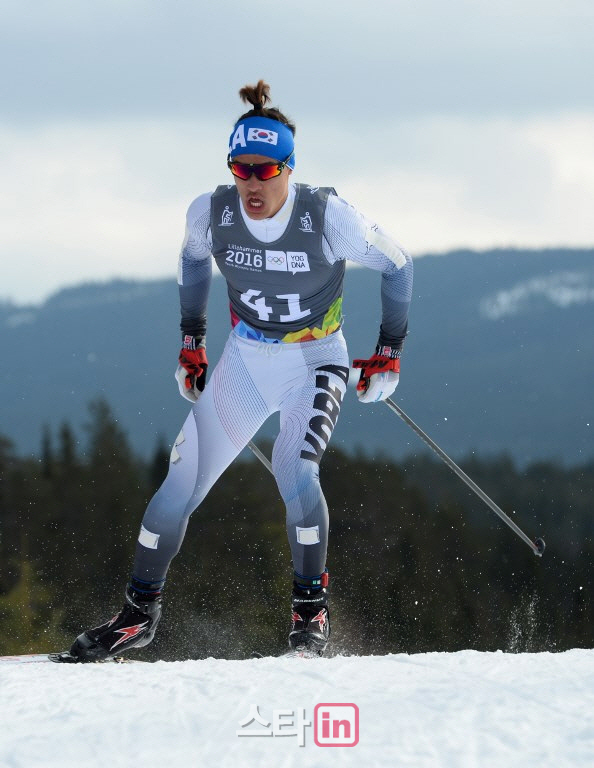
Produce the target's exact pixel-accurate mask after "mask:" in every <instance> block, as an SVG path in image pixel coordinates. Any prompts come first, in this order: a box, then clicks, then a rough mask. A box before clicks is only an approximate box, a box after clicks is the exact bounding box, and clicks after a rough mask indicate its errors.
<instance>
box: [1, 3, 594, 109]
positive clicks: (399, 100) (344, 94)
mask: <svg viewBox="0 0 594 768" xmlns="http://www.w3.org/2000/svg"><path fill="white" fill-rule="evenodd" d="M19 8H20V10H19V9H15V8H14V7H12V8H11V9H10V10H5V11H2V12H0V13H1V14H2V15H1V16H0V21H1V23H2V26H1V31H0V72H1V73H2V74H1V75H0V77H1V78H2V91H3V94H4V96H3V100H2V107H1V109H2V118H3V119H4V120H14V121H21V120H24V121H31V120H32V121H42V120H46V119H51V118H64V117H72V116H77V117H81V118H96V117H106V116H112V117H113V116H119V115H121V116H130V115H133V116H135V117H138V116H147V117H151V118H157V119H159V118H163V117H204V116H206V115H211V114H229V119H230V120H232V119H233V118H234V117H235V116H237V115H238V114H239V113H240V111H241V104H240V102H239V100H238V98H237V90H238V88H239V87H240V86H241V85H243V83H244V82H247V81H250V80H255V79H257V78H259V77H265V78H267V79H268V80H269V81H270V82H271V83H272V85H273V96H274V97H275V100H277V101H278V102H279V103H280V105H281V107H284V108H286V109H287V111H288V112H290V113H291V114H293V115H294V116H296V117H299V115H305V114H311V113H317V114H319V115H320V116H321V117H325V118H330V117H334V118H339V119H344V120H347V119H352V120H357V119H359V118H361V119H366V120H369V119H371V120H385V119H393V118H394V117H396V116H402V115H405V116H412V115H426V114H431V113H433V114H435V113H439V114H465V115H474V114H500V115H501V114H531V113H545V112H546V113H550V112H561V111H567V110H572V109H575V110H579V109H590V108H592V106H593V98H592V89H591V86H590V73H591V72H592V71H594V46H592V45H591V39H592V11H591V10H590V8H589V4H588V3H585V2H583V0H567V1H566V2H551V1H550V0H549V1H548V2H547V0H542V2H540V3H536V2H533V0H517V2H516V3H515V4H511V3H510V2H508V0H501V1H500V2H499V3H498V4H495V5H494V4H492V3H486V2H482V0H476V2H472V3H471V2H461V1H460V0H458V1H456V0H454V1H453V2H451V3H448V4H444V3H443V2H442V1H441V0H432V1H430V2H429V1H427V2H404V1H400V2H387V1H384V2H382V1H381V0H380V1H379V2H376V3H373V4H365V5H364V4H361V3H356V2H354V1H353V0H345V1H344V2H339V1H338V0H327V2H325V3H313V2H304V3H301V4H300V5H299V6H298V7H295V6H293V5H291V6H285V5H284V4H279V3H278V2H272V0H265V1H264V2H260V3H258V4H255V5H253V6H251V7H248V6H247V5H246V4H245V3H243V2H239V0H229V1H228V2H226V3H225V4H219V3H217V4H202V3H196V2H195V0H191V1H189V0H177V1H175V2H169V3H161V2H156V1H155V0H148V1H147V0H145V1H144V2H138V1H137V0H128V2H118V3H116V2H114V1H113V0H112V2H105V3H101V4H95V3H85V2H40V3H36V4H35V10H34V12H33V7H32V6H30V5H22V6H19Z"/></svg>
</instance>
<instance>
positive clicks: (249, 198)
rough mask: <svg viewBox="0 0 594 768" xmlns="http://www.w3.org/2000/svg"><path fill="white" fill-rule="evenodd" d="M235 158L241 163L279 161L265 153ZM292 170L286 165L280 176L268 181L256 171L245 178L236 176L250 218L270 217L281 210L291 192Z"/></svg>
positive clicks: (238, 188)
mask: <svg viewBox="0 0 594 768" xmlns="http://www.w3.org/2000/svg"><path fill="white" fill-rule="evenodd" d="M233 159H234V160H236V161H237V162H239V163H276V162H278V161H277V160H274V159H273V158H271V157H265V156H264V155H239V156H238V157H235V158H233ZM292 172H293V171H292V170H291V169H290V168H289V167H288V166H285V167H284V168H283V170H282V172H281V173H280V175H279V176H274V177H273V178H272V179H268V180H267V181H260V179H258V178H257V176H256V174H254V173H252V175H251V176H250V177H249V179H245V180H244V179H239V178H237V176H235V177H234V178H235V184H236V186H237V191H238V192H239V196H240V197H241V202H242V203H243V207H244V209H245V212H246V213H247V215H248V216H249V217H250V219H269V218H270V217H271V216H274V214H275V213H278V212H279V211H280V209H281V208H282V207H283V205H284V204H285V201H286V199H287V196H288V194H289V176H290V175H291V173H292Z"/></svg>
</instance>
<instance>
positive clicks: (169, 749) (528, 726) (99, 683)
mask: <svg viewBox="0 0 594 768" xmlns="http://www.w3.org/2000/svg"><path fill="white" fill-rule="evenodd" d="M320 703H324V704H327V703H351V704H356V705H357V706H358V708H359V715H360V720H359V743H358V744H356V745H355V746H353V747H344V746H343V747H337V746H333V747H328V746H326V747H321V746H318V745H317V744H316V743H315V742H314V733H313V730H314V729H313V725H312V726H304V727H302V728H297V729H296V730H297V731H298V733H297V735H293V736H290V735H287V736H280V735H276V734H274V733H273V732H272V731H273V728H274V727H275V720H274V718H275V715H274V710H277V715H278V716H277V721H278V722H281V723H283V727H282V730H291V717H290V716H288V715H283V716H281V715H280V714H278V710H289V711H292V712H294V713H295V715H296V714H297V710H298V709H299V708H302V709H304V710H305V713H304V714H305V718H306V719H307V720H308V721H312V720H313V716H314V707H315V705H316V704H320ZM256 705H257V706H258V713H259V715H260V716H261V718H262V719H263V720H264V721H265V722H270V723H271V725H270V727H269V728H268V731H270V732H271V733H272V735H271V736H270V737H265V736H251V737H248V736H245V735H241V736H240V735H238V733H237V732H238V731H239V732H240V733H241V734H245V732H246V731H247V730H250V729H253V728H254V727H255V726H257V727H258V728H260V729H261V731H265V730H266V729H265V727H264V726H263V725H258V723H257V722H255V721H254V722H252V723H251V724H250V725H247V726H241V725H240V721H245V720H247V719H248V716H249V715H250V709H251V708H252V706H256ZM254 711H255V710H253V711H252V714H253V713H254ZM335 711H336V712H338V710H335ZM350 712H351V713H352V712H354V710H353V709H352V708H351V710H350ZM295 722H296V719H295ZM299 732H301V733H303V734H304V735H305V746H299V739H300V736H299ZM320 733H321V731H320ZM340 733H341V734H343V733H346V731H341V732H340ZM351 738H352V733H351ZM202 765H208V766H213V768H225V766H231V767H232V768H248V767H249V768H269V767H270V768H291V767H292V766H295V767H297V766H298V767H299V768H318V767H319V768H321V767H322V766H323V767H324V768H328V767H329V766H337V765H340V766H341V767H342V766H346V767H348V766H357V768H362V767H363V768H374V766H391V767H393V768H404V767H405V766H414V767H415V768H417V767H418V768H433V767H434V766H444V767H447V768H462V767H463V768H516V767H517V768H531V767H532V766H534V767H535V768H536V766H538V768H549V767H550V768H553V767H554V768H569V767H570V766H584V767H585V766H589V767H590V766H592V765H594V650H572V651H567V652H565V653H537V654H504V653H501V652H498V653H479V652H476V651H461V652H458V653H427V654H418V655H410V656H408V655H403V654H402V655H390V656H375V657H374V656H367V657H355V656H351V657H340V656H338V657H335V658H328V659H326V658H324V659H315V660H306V659H274V658H265V659H250V660H246V661H225V660H220V659H206V660H203V661H184V662H169V663H166V662H157V663H155V664H128V665H126V664H122V665H116V664H102V665H99V664H95V665H57V664H51V663H46V664H22V665H8V664H1V665H0V766H1V768H75V766H76V768H79V767H81V766H84V767H85V768H94V767H95V766H97V767H98V766H102V767H103V766H109V768H120V766H121V767H122V768H123V767H124V766H125V767H126V768H129V766H142V768H165V767H166V768H178V766H179V768H190V767H192V768H194V767H196V768H197V767H198V766H202Z"/></svg>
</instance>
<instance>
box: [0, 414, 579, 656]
mask: <svg viewBox="0 0 594 768" xmlns="http://www.w3.org/2000/svg"><path fill="white" fill-rule="evenodd" d="M260 447H261V448H262V449H263V450H264V451H265V452H266V453H268V455H270V449H271V446H270V445H261V446H260ZM168 456H169V450H168V448H167V446H166V444H165V440H161V441H158V443H157V445H156V446H155V448H154V453H153V457H152V458H151V459H150V460H149V461H146V460H144V459H140V458H139V457H138V456H136V455H134V453H133V452H132V451H131V449H130V446H129V443H128V439H127V435H126V434H125V433H124V431H123V430H122V429H121V427H120V426H119V424H118V421H117V419H116V418H115V417H114V415H113V412H112V410H111V408H110V406H109V404H108V403H107V402H106V401H105V400H103V399H99V400H94V401H93V402H91V403H90V405H89V408H88V420H87V425H86V427H85V430H84V434H75V432H74V431H73V429H72V427H71V426H70V425H69V424H67V423H64V424H62V426H61V427H60V428H59V429H57V430H56V431H55V432H52V431H50V429H49V428H46V429H44V430H43V433H42V434H41V435H40V447H39V454H38V455H35V456H28V457H22V456H17V455H16V454H15V450H14V447H13V445H12V444H11V442H10V441H9V440H8V439H7V438H4V437H0V654H16V653H33V652H45V651H54V650H65V649H67V648H69V647H70V644H71V643H72V640H73V639H74V637H75V636H76V635H77V634H79V633H80V632H81V631H82V630H84V629H86V628H89V627H91V626H95V625H97V624H99V623H102V622H103V621H105V620H107V619H109V618H110V617H111V616H112V615H113V614H115V613H116V612H117V611H118V610H119V609H120V608H121V605H122V603H123V590H124V587H125V585H126V583H127V580H128V577H129V575H130V568H131V564H132V558H133V554H134V548H135V543H136V538H137V535H138V530H139V526H140V521H141V518H142V514H143V511H144V508H145V506H146V504H147V502H148V500H149V499H150V497H151V495H152V494H153V493H154V491H155V490H156V488H157V487H158V486H159V484H160V483H161V482H162V480H163V478H164V476H165V474H166V472H167V463H168ZM461 466H462V468H463V469H464V471H465V472H466V473H467V474H468V475H469V476H470V477H471V478H472V479H473V480H474V481H475V482H476V483H477V484H478V485H479V486H480V487H481V488H482V489H483V490H484V491H485V492H486V493H487V494H488V495H489V496H491V498H492V499H493V500H494V501H496V503H497V504H498V505H499V506H500V507H501V508H502V509H504V510H505V511H506V513H507V514H509V515H510V517H512V519H513V520H514V521H515V522H516V523H517V524H518V525H519V526H520V528H522V530H524V531H525V532H526V533H527V534H528V535H529V536H530V537H531V538H533V539H534V538H536V537H537V536H542V537H543V538H544V539H545V541H546V542H547V550H546V552H545V554H544V556H543V557H542V558H539V557H535V556H534V554H533V553H532V552H531V551H530V549H529V547H527V546H526V544H525V543H523V542H522V541H521V540H520V539H519V538H517V537H516V536H515V535H514V533H513V532H512V531H511V530H510V529H509V528H507V527H506V526H505V525H504V524H503V523H502V522H501V521H500V520H499V518H497V517H496V516H495V515H494V514H493V513H492V512H491V511H490V510H489V509H488V508H487V507H486V506H485V505H484V504H483V502H481V501H480V500H479V499H478V498H477V497H476V495H475V494H473V493H472V492H471V491H470V490H469V489H468V488H467V487H466V486H465V485H464V484H463V483H462V482H461V481H460V480H459V478H457V477H456V476H455V475H454V474H453V473H452V472H451V470H450V469H448V468H447V467H446V466H445V465H444V464H443V463H442V462H441V461H440V460H439V459H437V458H435V457H433V455H432V454H428V453H427V452H425V449H424V448H423V447H421V446H420V447H419V451H418V453H415V454H413V455H411V456H410V457H409V458H408V459H406V460H405V461H403V462H400V463H398V464H396V463H394V462H393V461H392V460H388V459H386V458H385V457H382V456H375V457H373V458H370V457H369V456H364V455H350V454H346V453H344V452H342V451H339V450H337V449H333V448H332V447H330V449H329V450H328V451H327V452H326V454H325V456H324V458H323V460H322V464H321V468H320V473H321V478H322V486H323V488H324V493H325V495H326V498H327V501H328V505H329V508H330V544H329V553H328V567H329V571H330V575H331V594H332V602H331V614H332V638H331V640H332V642H331V645H330V646H329V650H330V648H331V654H332V653H334V654H336V653H342V654H361V653H365V654H386V653H419V652H429V651H457V650H461V649H468V648H472V649H476V650H479V651H498V650H501V651H504V652H511V653H515V652H525V651H527V652H538V651H563V650H566V649H569V648H574V647H592V645H593V641H594V638H593V633H594V610H593V602H592V580H593V579H592V576H593V566H594V521H593V517H592V509H593V506H594V461H590V462H589V463H586V464H583V465H580V466H572V467H564V466H559V465H556V464H553V463H539V464H532V465H529V466H526V467H518V466H516V465H515V464H514V462H513V461H512V460H511V459H510V458H509V457H506V456H498V457H490V458H480V457H477V456H469V457H468V458H467V460H465V461H463V462H461ZM291 574H292V568H291V560H290V553H289V548H288V544H287V539H286V532H285V523H284V507H283V504H282V501H281V499H280V496H279V493H278V490H277V488H276V484H275V483H274V479H273V478H272V477H271V475H270V474H269V473H268V472H267V470H266V469H265V468H264V467H263V466H262V465H261V464H260V463H259V462H258V461H257V460H256V459H254V458H253V457H251V456H249V455H248V456H247V457H245V458H244V456H243V454H242V456H241V457H240V458H239V459H238V460H237V461H236V462H235V463H234V464H233V465H232V466H231V467H230V468H229V469H228V470H227V471H226V472H225V473H224V475H223V476H222V477H221V478H220V479H219V481H218V482H217V484H216V485H215V487H214V488H213V490H212V491H211V493H210V494H209V496H208V497H207V499H206V500H205V502H204V503H203V504H202V505H201V507H200V509H199V510H197V511H196V512H195V513H194V514H193V516H192V517H191V519H190V524H189V527H188V532H187V535H186V538H185V541H184V544H183V547H182V551H181V553H180V554H179V555H178V556H177V558H176V559H175V560H174V561H173V564H172V566H171V568H170V571H169V574H168V580H167V584H166V587H165V599H164V611H163V619H162V622H161V625H160V628H159V632H158V633H157V636H156V638H155V641H154V642H153V644H152V645H151V646H149V647H147V648H145V649H143V650H141V651H138V652H136V657H137V658H142V659H144V660H148V661H152V660H156V659H164V660H174V659H186V658H206V657H209V656H213V657H224V658H245V657H246V656H250V655H251V654H252V652H254V651H257V652H259V653H262V654H270V653H278V652H281V651H282V650H284V649H285V647H286V644H287V633H288V628H289V620H290V603H289V596H290V588H291ZM133 653H134V652H133Z"/></svg>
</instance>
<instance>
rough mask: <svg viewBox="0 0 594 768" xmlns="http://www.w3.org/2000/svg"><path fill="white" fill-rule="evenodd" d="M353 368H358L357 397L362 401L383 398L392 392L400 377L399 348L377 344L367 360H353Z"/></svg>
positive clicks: (375, 400)
mask: <svg viewBox="0 0 594 768" xmlns="http://www.w3.org/2000/svg"><path fill="white" fill-rule="evenodd" d="M353 368H360V369H361V375H360V376H359V381H358V383H357V397H358V398H359V400H360V401H361V402H362V403H375V402H377V401H378V400H385V399H386V398H387V397H390V395H391V394H392V393H393V392H394V390H395V389H396V387H397V386H398V381H399V378H400V350H396V349H393V348H392V347H388V346H380V345H379V344H378V346H377V347H376V349H375V355H372V356H371V357H370V358H369V359H368V360H360V359H358V360H353Z"/></svg>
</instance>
